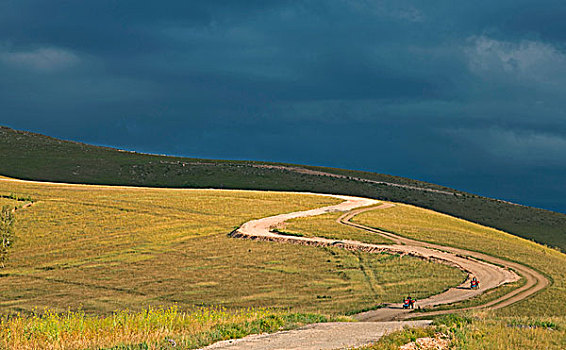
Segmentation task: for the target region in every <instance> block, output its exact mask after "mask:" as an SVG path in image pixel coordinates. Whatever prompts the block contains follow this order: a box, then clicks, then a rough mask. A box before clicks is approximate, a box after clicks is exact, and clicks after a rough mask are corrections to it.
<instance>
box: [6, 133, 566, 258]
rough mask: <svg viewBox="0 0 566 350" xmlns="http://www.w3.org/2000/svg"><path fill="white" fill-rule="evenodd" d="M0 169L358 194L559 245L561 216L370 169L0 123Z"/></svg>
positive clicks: (44, 175) (564, 245)
mask: <svg viewBox="0 0 566 350" xmlns="http://www.w3.org/2000/svg"><path fill="white" fill-rule="evenodd" d="M0 174H1V175H5V176H9V177H14V178H20V179H29V180H40V181H58V182H69V183H87V184H108V185H137V186H152V187H182V188H209V187H214V188H229V189H258V190H266V189H269V190H287V191H313V192H323V193H337V194H348V195H357V196H365V197H371V198H377V199H383V200H389V201H395V202H402V203H407V204H413V205H416V206H419V207H423V208H428V209H432V210H435V211H438V212H442V213H446V214H450V215H453V216H456V217H460V218H463V219H466V220H469V221H472V222H476V223H480V224H483V225H487V226H491V227H494V228H497V229H501V230H504V231H507V232H510V233H512V234H515V235H517V236H520V237H524V238H527V239H532V240H534V241H536V242H539V243H544V244H547V245H550V246H553V247H557V248H559V249H561V250H563V251H564V250H566V215H565V214H561V213H555V212H551V211H547V210H542V209H537V208H531V207H526V206H520V205H516V204H512V203H508V202H504V201H500V200H495V199H490V198H486V197H481V196H476V195H473V194H469V193H465V192H461V191H457V190H454V189H450V188H446V187H442V186H438V185H434V184H429V183H425V182H421V181H416V180H411V179H407V178H401V177H396V176H390V175H383V174H377V173H370V172H361V171H353V170H344V169H334V168H326V167H315V166H303V165H292V164H281V163H266V162H252V161H223V160H208V159H197V158H181V157H168V156H158V155H148V154H140V153H133V152H127V151H121V150H117V149H113V148H107V147H97V146H92V145H87V144H83V143H77V142H70V141H63V140H59V139H55V138H51V137H47V136H44V135H40V134H35V133H30V132H25V131H17V130H13V129H10V128H6V127H1V128H0Z"/></svg>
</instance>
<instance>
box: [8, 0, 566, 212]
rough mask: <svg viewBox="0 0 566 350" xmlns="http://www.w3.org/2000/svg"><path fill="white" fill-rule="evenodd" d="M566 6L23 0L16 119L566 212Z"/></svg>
mask: <svg viewBox="0 0 566 350" xmlns="http://www.w3.org/2000/svg"><path fill="white" fill-rule="evenodd" d="M565 17H566V5H564V3H563V2H562V1H541V2H532V1H524V0H521V1H517V0H515V1H489V2H488V1H483V2H482V1H480V2H455V1H448V0H446V1H439V2H434V3H421V2H415V1H404V0H397V1H370V0H365V1H364V0H360V1H351V0H335V1H277V2H272V1H238V2H235V1H169V2H166V3H163V2H159V3H158V2H152V3H148V2H134V1H98V0H97V1H25V0H18V1H11V0H9V1H4V2H2V3H1V4H0V115H1V116H2V117H1V119H0V122H1V123H2V124H7V125H10V126H13V127H16V128H22V129H28V130H34V131H39V132H44V133H48V134H51V135H54V136H60V137H65V138H70V139H76V140H82V141H87V142H95V143H101V144H109V145H115V146H119V147H124V148H129V149H137V150H142V151H150V152H160V153H175V154H182V155H189V156H203V157H218V158H240V159H242V158H253V159H269V160H281V161H288V162H295V163H300V162H303V163H310V164H321V165H331V166H342V167H352V168H359V169H367V170H374V171H381V172H388V173H392V174H397V175H404V176H409V177H415V178H420V179H424V180H428V181H432V182H437V183H443V184H447V185H452V186H456V187H458V188H461V189H467V190H471V191H475V192H480V193H482V194H487V195H492V196H498V197H503V198H507V199H511V200H515V201H519V202H522V203H531V204H533V205H538V206H545V207H548V208H553V209H557V210H561V211H566V207H565V206H564V204H561V203H563V202H561V201H560V197H561V196H564V195H566V189H565V188H564V186H563V185H561V184H562V183H563V180H564V178H563V175H562V174H564V170H566V112H565V111H566V108H565V107H566V102H565V101H564V98H563V95H564V92H565V88H566V51H565V48H566V46H565V43H566V27H564V26H565V24H564V23H565V22H564V21H563V20H562V19H563V18H565ZM338 139H341V140H344V141H346V142H348V145H347V146H342V147H338V145H337V140H338ZM234 140H238V142H234Z"/></svg>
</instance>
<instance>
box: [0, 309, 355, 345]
mask: <svg viewBox="0 0 566 350" xmlns="http://www.w3.org/2000/svg"><path fill="white" fill-rule="evenodd" d="M329 320H335V319H333V318H330V317H328V316H323V315H317V314H304V313H291V312H289V311H284V310H272V309H264V308H248V309H240V310H229V309H225V308H214V307H212V308H211V307H207V308H197V309H195V310H192V311H183V310H181V309H179V308H178V307H176V306H172V307H169V308H148V309H146V310H142V311H139V312H131V311H128V310H122V311H117V312H114V313H112V314H110V315H107V316H92V315H87V314H85V312H84V311H82V310H77V311H67V312H65V313H61V314H59V313H54V312H51V311H49V310H45V311H42V312H34V313H33V314H31V315H27V316H20V315H18V316H12V317H5V316H3V317H0V348H4V349H14V350H15V349H54V350H55V349H103V348H113V349H117V348H118V349H140V348H141V349H163V348H183V349H194V348H197V347H202V346H206V345H208V344H211V343H213V342H216V341H221V340H226V339H236V338H242V337H244V336H246V335H249V334H254V333H265V332H275V331H279V330H284V329H291V328H296V327H299V326H302V325H305V324H308V323H315V322H327V321H329ZM338 320H340V321H344V320H347V319H346V318H344V317H341V318H338Z"/></svg>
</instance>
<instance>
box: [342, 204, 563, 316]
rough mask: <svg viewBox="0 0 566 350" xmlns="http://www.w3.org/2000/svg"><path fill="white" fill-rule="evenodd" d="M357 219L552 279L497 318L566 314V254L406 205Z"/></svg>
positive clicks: (357, 219)
mask: <svg viewBox="0 0 566 350" xmlns="http://www.w3.org/2000/svg"><path fill="white" fill-rule="evenodd" d="M353 220H354V221H355V222H358V223H360V224H363V225H367V226H371V227H375V228H380V229H384V230H387V231H391V232H395V233H397V234H399V235H402V236H406V237H410V238H414V239H417V240H422V241H427V242H434V243H439V244H443V245H448V246H454V247H459V248H464V249H468V250H475V251H481V252H484V253H487V254H490V255H493V256H497V257H501V258H504V259H509V260H512V261H517V262H520V263H523V264H525V265H527V266H530V267H532V268H534V269H537V270H539V271H541V272H543V273H545V274H546V275H547V276H549V277H550V278H551V280H552V284H551V286H549V287H548V288H546V289H545V290H543V291H542V292H540V293H538V294H536V295H535V296H534V297H531V298H528V299H527V300H524V301H521V302H518V303H515V304H513V305H511V306H508V307H505V308H502V309H499V310H498V311H497V315H501V316H516V315H526V316H529V315H539V316H552V315H555V316H564V315H566V304H565V303H562V302H559V303H557V302H556V300H566V255H565V254H563V253H560V252H559V251H557V250H555V249H552V248H549V247H545V246H542V245H540V244H537V243H534V242H531V241H528V240H525V239H522V238H519V237H516V236H513V235H510V234H507V233H505V232H502V231H499V230H496V229H492V228H489V227H485V226H481V225H478V224H474V223H471V222H468V221H465V220H461V219H458V218H454V217H451V216H448V215H444V214H440V213H436V212H434V211H431V210H427V209H422V208H417V207H414V206H410V205H405V204H396V205H395V206H394V207H391V208H387V209H378V210H372V211H368V212H365V213H362V214H360V215H358V216H356V217H355V218H354V219H353Z"/></svg>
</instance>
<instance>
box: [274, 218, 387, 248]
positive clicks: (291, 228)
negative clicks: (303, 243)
mask: <svg viewBox="0 0 566 350" xmlns="http://www.w3.org/2000/svg"><path fill="white" fill-rule="evenodd" d="M342 214H343V213H328V214H323V215H318V216H313V217H306V218H297V219H293V220H289V221H287V222H285V223H284V227H281V228H280V230H282V231H284V232H289V233H291V234H293V233H295V234H297V233H298V234H300V235H302V236H304V237H324V238H330V239H336V240H341V239H349V240H353V241H360V242H367V243H374V244H391V243H392V242H391V241H390V240H389V239H387V238H384V237H382V236H379V235H376V234H374V233H371V232H368V231H364V230H360V229H357V228H355V227H352V226H346V225H341V224H338V223H337V222H336V220H337V219H338V218H339V217H340V216H341V215H342Z"/></svg>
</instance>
